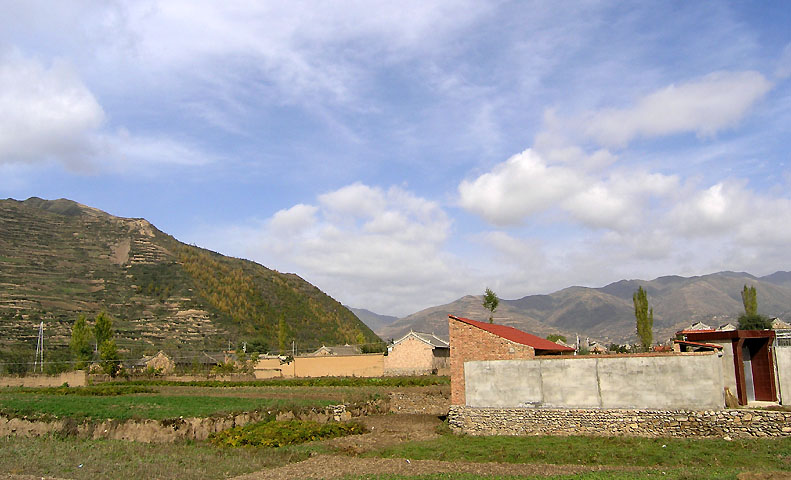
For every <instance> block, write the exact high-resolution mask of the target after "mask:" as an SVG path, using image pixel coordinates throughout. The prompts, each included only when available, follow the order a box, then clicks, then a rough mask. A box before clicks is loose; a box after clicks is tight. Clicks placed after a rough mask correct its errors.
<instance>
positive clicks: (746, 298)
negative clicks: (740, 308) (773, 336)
mask: <svg viewBox="0 0 791 480" xmlns="http://www.w3.org/2000/svg"><path fill="white" fill-rule="evenodd" d="M742 303H743V304H744V315H741V316H739V330H769V329H770V328H772V322H771V321H770V320H769V319H768V318H767V317H765V316H763V315H760V314H759V313H758V293H757V292H756V291H755V287H748V286H747V285H745V286H744V289H742Z"/></svg>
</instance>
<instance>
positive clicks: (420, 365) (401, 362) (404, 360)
mask: <svg viewBox="0 0 791 480" xmlns="http://www.w3.org/2000/svg"><path fill="white" fill-rule="evenodd" d="M432 351H433V347H432V346H431V345H428V344H427V343H426V342H422V341H420V340H418V339H417V338H414V337H410V338H407V339H406V340H404V341H403V342H400V343H399V344H398V345H394V346H393V348H392V349H391V350H390V352H388V354H387V356H386V357H385V367H384V368H385V375H424V374H427V373H431V371H432V369H434V368H435V367H434V354H433V352H432Z"/></svg>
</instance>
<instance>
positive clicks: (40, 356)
mask: <svg viewBox="0 0 791 480" xmlns="http://www.w3.org/2000/svg"><path fill="white" fill-rule="evenodd" d="M39 363H40V364H41V366H40V367H39ZM36 368H39V370H40V371H41V372H44V322H41V323H39V325H38V342H37V343H36V360H35V361H34V362H33V372H34V373H35V371H36Z"/></svg>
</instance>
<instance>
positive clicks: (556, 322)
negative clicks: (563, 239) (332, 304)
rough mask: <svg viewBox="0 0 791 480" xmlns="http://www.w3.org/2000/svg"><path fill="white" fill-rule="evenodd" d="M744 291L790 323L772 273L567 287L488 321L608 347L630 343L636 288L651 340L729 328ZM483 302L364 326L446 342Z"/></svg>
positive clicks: (787, 304) (785, 282) (783, 292)
mask: <svg viewBox="0 0 791 480" xmlns="http://www.w3.org/2000/svg"><path fill="white" fill-rule="evenodd" d="M744 285H754V286H755V287H756V289H757V292H758V311H759V313H762V314H764V315H767V316H770V317H779V318H781V319H783V320H786V321H788V320H789V319H791V272H786V271H778V272H776V273H773V274H771V275H766V276H763V277H755V276H753V275H751V274H749V273H743V272H719V273H713V274H710V275H703V276H696V277H680V276H666V277H659V278H656V279H654V280H650V281H645V280H621V281H618V282H614V283H611V284H609V285H607V286H604V287H601V288H588V287H569V288H565V289H563V290H560V291H557V292H554V293H551V294H548V295H530V296H526V297H522V298H519V299H516V300H502V299H501V300H500V305H499V307H498V309H497V310H496V311H495V314H494V321H495V323H500V324H503V325H509V326H513V327H516V328H519V329H520V330H524V331H527V332H530V333H533V334H535V335H540V336H542V337H544V336H546V335H549V334H561V335H564V336H566V338H567V339H569V340H570V341H571V340H576V335H580V336H581V337H590V338H591V339H596V340H598V341H601V342H605V343H607V344H609V343H611V342H612V343H627V342H634V341H636V339H637V336H636V328H635V318H634V305H633V302H632V295H633V294H634V293H635V292H636V291H637V289H638V287H640V286H642V287H643V288H644V289H645V290H646V291H647V293H648V299H649V304H650V306H651V307H652V308H653V309H654V339H655V340H666V339H668V338H671V337H672V336H673V334H674V333H675V332H676V331H678V330H680V329H683V328H684V327H687V326H689V325H691V324H692V323H695V322H698V321H701V322H704V323H706V324H708V325H710V326H713V327H717V326H719V325H722V324H725V323H728V322H731V323H734V324H736V322H737V319H738V317H739V315H740V314H741V313H743V311H744V310H743V305H742V300H741V291H742V288H743V287H744ZM482 301H483V299H482V296H481V295H467V296H464V297H462V298H459V299H458V300H456V301H454V302H451V303H448V304H445V305H440V306H436V307H431V308H427V309H424V310H421V311H419V312H417V313H413V314H412V315H409V316H407V317H404V318H400V319H398V320H396V321H394V322H391V323H388V324H386V325H381V324H373V323H372V324H371V325H372V328H373V329H374V331H376V333H377V334H378V335H379V336H380V337H382V338H383V339H391V338H395V339H397V338H399V337H401V336H402V335H405V334H406V333H408V332H409V331H410V330H414V331H420V332H429V333H435V334H437V335H441V336H446V335H447V334H448V315H458V316H463V317H469V318H472V319H477V320H486V319H488V318H489V311H488V310H486V309H484V308H483V306H482Z"/></svg>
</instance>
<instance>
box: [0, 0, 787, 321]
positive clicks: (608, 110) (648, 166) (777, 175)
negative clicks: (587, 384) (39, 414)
mask: <svg viewBox="0 0 791 480" xmlns="http://www.w3.org/2000/svg"><path fill="white" fill-rule="evenodd" d="M789 25H791V8H788V3H787V2H784V1H776V2H772V1H767V2H726V1H722V2H688V1H678V2H673V1H657V2H626V1H624V2H619V1H576V2H546V1H536V2H529V1H513V2H509V1H491V2H482V1H465V0H454V1H442V0H438V1H433V2H426V1H424V0H417V1H411V0H401V1H399V2H392V1H384V2H377V1H371V0H360V1H315V2H306V1H294V0H289V1H283V2H275V1H272V2H244V1H224V2H214V1H205V2H204V1H195V0H183V1H182V0H173V1H161V2H152V1H143V0H134V1H128V2H126V1H116V2H111V1H105V0H102V1H98V0H97V1H88V0H85V1H78V0H75V1H64V2H56V1H46V2H45V1H33V0H31V1H25V2H12V1H2V0H0V196H2V197H3V198H5V197H12V198H16V199H25V198H28V197H30V196H39V197H43V198H49V199H54V198H61V197H65V198H70V199H73V200H76V201H78V202H80V203H84V204H87V205H91V206H95V207H98V208H100V209H103V210H105V211H108V212H109V213H112V214H114V215H119V216H126V217H144V218H146V219H148V220H150V221H151V222H152V223H154V224H155V225H156V226H157V227H159V228H160V229H162V230H164V231H165V232H168V233H171V234H173V235H175V236H176V237H177V238H178V239H180V240H182V241H184V242H187V243H194V244H197V245H200V246H203V247H206V248H210V249H212V250H216V251H219V252H221V253H224V254H228V255H233V256H239V257H244V258H249V259H252V260H255V261H258V262H260V263H262V264H264V265H266V266H268V267H270V268H274V269H277V270H279V271H285V272H296V273H298V274H299V275H301V276H302V277H304V278H305V279H307V280H309V281H310V282H312V283H314V284H315V285H317V286H318V287H319V288H321V289H323V290H324V291H326V292H328V293H329V294H330V295H332V296H333V297H335V298H336V299H338V300H339V301H341V302H343V303H345V304H349V305H352V306H357V307H364V308H369V309H371V310H374V311H376V312H378V313H383V314H390V315H399V316H401V315H406V314H409V313H413V312H415V311H417V310H419V309H422V308H425V307H427V306H432V305H438V304H441V303H446V302H449V301H452V300H454V299H456V298H458V297H460V296H462V295H465V294H481V293H483V290H484V288H485V287H487V286H488V287H491V288H492V289H493V290H495V291H496V292H497V293H498V294H499V296H500V297H503V298H519V297H522V296H524V295H528V294H535V293H549V292H552V291H554V290H556V289H560V288H563V287H567V286H571V285H587V286H602V285H605V284H607V283H609V282H612V281H616V280H619V279H622V278H641V279H651V278H654V277H656V276H660V275H670V274H678V275H698V274H705V273H711V272H716V271H721V270H737V271H748V272H750V273H753V274H755V275H765V274H768V273H772V272H774V271H776V270H791V249H789V244H791V29H789V27H788V26H789Z"/></svg>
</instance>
